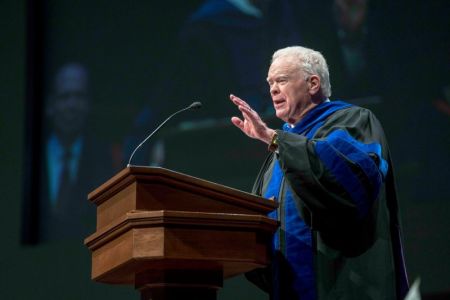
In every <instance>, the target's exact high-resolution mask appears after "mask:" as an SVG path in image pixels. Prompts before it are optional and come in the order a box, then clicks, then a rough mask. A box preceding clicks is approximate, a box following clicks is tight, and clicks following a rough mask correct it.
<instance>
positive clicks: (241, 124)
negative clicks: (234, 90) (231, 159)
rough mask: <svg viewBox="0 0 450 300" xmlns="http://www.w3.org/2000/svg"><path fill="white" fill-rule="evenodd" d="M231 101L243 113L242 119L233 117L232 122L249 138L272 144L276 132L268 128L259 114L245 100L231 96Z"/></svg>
mask: <svg viewBox="0 0 450 300" xmlns="http://www.w3.org/2000/svg"><path fill="white" fill-rule="evenodd" d="M230 100H231V101H232V102H233V103H234V104H235V105H236V106H237V107H238V109H239V110H240V111H241V113H242V119H240V118H238V117H232V118H231V122H232V123H233V124H234V125H235V126H236V127H238V128H239V129H240V130H242V132H243V133H245V134H246V135H247V136H249V137H251V138H253V139H258V140H260V141H263V142H264V143H266V144H270V142H271V140H272V137H273V135H274V134H275V130H273V129H270V128H269V127H267V125H266V123H264V122H263V120H261V118H260V116H259V115H258V113H257V112H256V111H254V110H253V109H252V108H251V107H250V105H248V103H247V102H245V101H244V100H242V99H241V98H239V97H236V96H234V95H230Z"/></svg>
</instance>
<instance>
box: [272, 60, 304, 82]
mask: <svg viewBox="0 0 450 300" xmlns="http://www.w3.org/2000/svg"><path fill="white" fill-rule="evenodd" d="M296 71H298V63H296V61H295V60H294V59H292V58H289V57H281V58H278V59H276V60H274V61H273V62H272V64H271V65H270V67H269V71H268V73H267V76H268V78H270V77H274V76H278V75H282V74H292V73H294V72H296Z"/></svg>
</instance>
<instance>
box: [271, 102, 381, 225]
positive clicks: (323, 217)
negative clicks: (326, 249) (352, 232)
mask: <svg viewBox="0 0 450 300" xmlns="http://www.w3.org/2000/svg"><path fill="white" fill-rule="evenodd" d="M278 135H279V139H278V144H279V148H278V150H279V151H278V154H277V158H278V160H279V162H280V166H281V169H282V170H283V173H284V174H285V177H286V180H287V182H288V184H289V186H290V188H291V189H292V191H293V192H294V195H295V197H296V199H297V201H298V204H299V205H300V207H301V209H300V211H302V212H305V208H306V211H307V214H308V218H309V219H310V222H309V223H311V224H310V226H311V227H314V225H316V226H318V227H319V229H320V227H324V226H326V227H328V228H332V227H333V226H336V225H342V224H343V223H348V224H352V225H354V224H355V222H359V221H361V220H363V219H364V218H366V217H367V215H368V214H369V212H370V210H371V207H373V205H374V202H376V199H377V197H378V195H379V193H380V189H381V187H382V185H383V183H384V178H385V176H386V173H387V170H388V164H387V162H386V161H387V158H386V155H387V154H386V152H387V148H386V147H385V146H384V145H386V143H385V138H384V133H383V130H382V128H381V125H380V123H379V122H378V120H377V119H376V118H375V116H374V115H373V114H372V113H371V112H370V111H369V110H366V109H361V108H358V107H352V108H348V109H344V110H341V111H338V112H336V113H335V114H333V115H332V116H331V117H330V118H328V119H327V120H326V121H325V122H324V124H323V125H322V126H321V127H320V128H319V129H318V130H317V132H316V133H315V134H314V136H313V137H312V138H307V137H306V136H304V135H299V134H295V133H289V132H283V131H278Z"/></svg>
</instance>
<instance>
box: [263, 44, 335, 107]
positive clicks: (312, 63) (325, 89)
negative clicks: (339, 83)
mask: <svg viewBox="0 0 450 300" xmlns="http://www.w3.org/2000/svg"><path fill="white" fill-rule="evenodd" d="M281 57H287V58H293V59H295V60H296V61H297V62H298V67H299V70H300V71H302V72H303V73H305V77H306V78H305V79H307V77H309V76H310V75H317V76H319V78H320V90H321V92H322V95H323V96H324V97H326V98H329V97H330V96H331V84H330V73H329V71H328V65H327V62H326V60H325V58H324V57H323V55H322V54H321V53H320V52H318V51H315V50H313V49H309V48H305V47H301V46H291V47H286V48H283V49H279V50H277V51H275V53H274V54H273V56H272V61H271V63H273V62H274V61H275V60H277V59H278V58H281Z"/></svg>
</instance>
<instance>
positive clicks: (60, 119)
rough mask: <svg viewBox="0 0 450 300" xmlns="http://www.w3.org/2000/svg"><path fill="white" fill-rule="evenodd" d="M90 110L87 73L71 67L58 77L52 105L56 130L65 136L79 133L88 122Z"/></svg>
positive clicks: (51, 111)
mask: <svg viewBox="0 0 450 300" xmlns="http://www.w3.org/2000/svg"><path fill="white" fill-rule="evenodd" d="M88 112H89V100H88V97H87V91H86V77H85V74H84V73H83V72H81V71H80V70H77V69H76V68H70V67H69V68H67V69H65V70H64V71H63V72H62V73H60V74H59V77H58V78H57V81H56V86H55V93H54V95H53V99H52V105H51V107H50V115H51V117H52V119H53V124H54V127H55V130H56V131H57V133H59V134H62V135H65V136H73V135H77V134H79V133H80V132H81V130H82V129H83V127H84V125H85V123H86V117H87V114H88Z"/></svg>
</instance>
